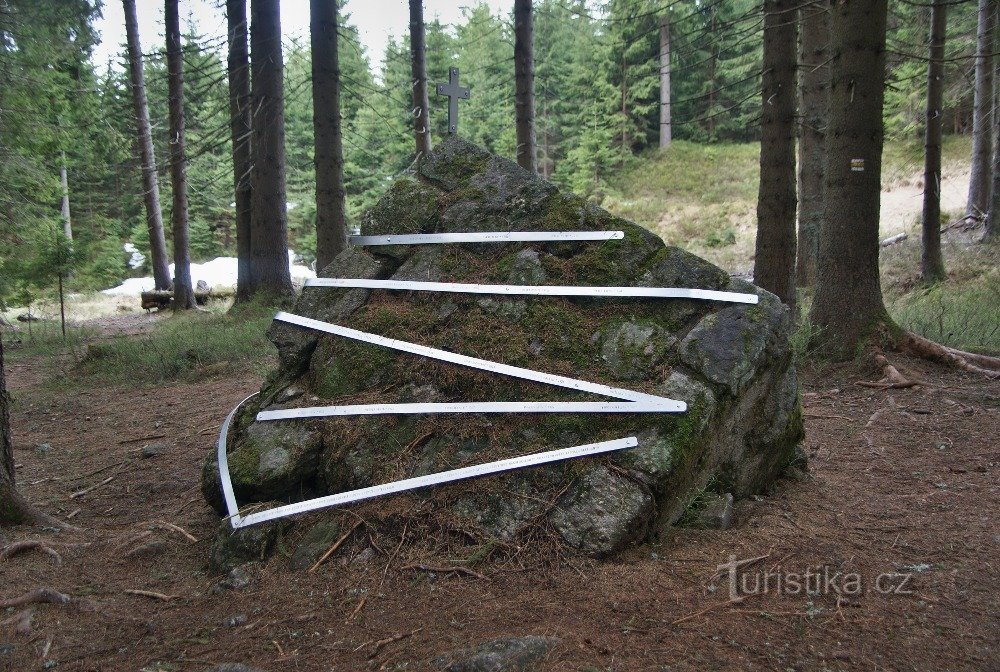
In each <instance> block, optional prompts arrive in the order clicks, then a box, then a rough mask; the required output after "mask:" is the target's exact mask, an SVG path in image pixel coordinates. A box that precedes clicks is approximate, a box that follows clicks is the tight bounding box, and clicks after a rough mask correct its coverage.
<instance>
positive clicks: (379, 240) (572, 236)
mask: <svg viewBox="0 0 1000 672" xmlns="http://www.w3.org/2000/svg"><path fill="white" fill-rule="evenodd" d="M624 237H625V232H624V231H484V232H481V233H400V234H391V235H386V236H349V237H348V239H349V240H350V241H351V244H352V245H365V246H373V245H431V244H441V243H514V242H560V241H571V240H621V239H622V238H624Z"/></svg>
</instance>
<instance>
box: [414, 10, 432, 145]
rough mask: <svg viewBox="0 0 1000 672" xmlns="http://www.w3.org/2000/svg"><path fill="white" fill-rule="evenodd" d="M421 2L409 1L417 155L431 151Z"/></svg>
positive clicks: (429, 105) (424, 35)
mask: <svg viewBox="0 0 1000 672" xmlns="http://www.w3.org/2000/svg"><path fill="white" fill-rule="evenodd" d="M425 38H426V32H425V30H424V3H423V0H410V77H411V79H412V80H413V81H412V83H411V87H410V91H411V95H412V96H413V136H414V138H415V139H416V143H417V154H427V153H428V152H430V151H431V115H430V110H431V104H430V99H429V98H428V93H427V47H426V39H425Z"/></svg>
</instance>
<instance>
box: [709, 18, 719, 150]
mask: <svg viewBox="0 0 1000 672" xmlns="http://www.w3.org/2000/svg"><path fill="white" fill-rule="evenodd" d="M708 11H709V12H711V14H712V22H711V29H710V30H709V35H715V5H714V4H712V5H710V6H709V10H708ZM717 42H718V41H717V40H712V43H711V45H709V48H708V49H709V53H708V140H709V142H711V141H713V140H715V67H716V61H717V60H718V58H719V53H718V48H717V46H716V45H717Z"/></svg>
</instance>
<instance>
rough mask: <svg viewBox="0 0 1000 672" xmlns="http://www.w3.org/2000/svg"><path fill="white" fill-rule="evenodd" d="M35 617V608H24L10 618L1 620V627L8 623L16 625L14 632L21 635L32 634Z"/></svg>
mask: <svg viewBox="0 0 1000 672" xmlns="http://www.w3.org/2000/svg"><path fill="white" fill-rule="evenodd" d="M34 619H35V610H34V609H30V608H29V609H24V610H22V611H19V612H17V613H16V614H14V615H13V616H11V617H10V618H8V619H6V620H3V621H0V627H4V626H7V625H13V626H14V632H16V633H17V634H19V635H30V634H31V624H32V621H34Z"/></svg>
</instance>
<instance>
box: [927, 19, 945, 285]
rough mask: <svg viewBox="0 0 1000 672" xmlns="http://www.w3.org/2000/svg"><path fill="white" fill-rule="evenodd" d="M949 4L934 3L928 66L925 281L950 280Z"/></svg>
mask: <svg viewBox="0 0 1000 672" xmlns="http://www.w3.org/2000/svg"><path fill="white" fill-rule="evenodd" d="M947 1H948V0H932V5H931V34H930V60H929V61H928V64H927V121H926V127H925V129H924V211H923V220H922V230H923V236H922V238H923V248H922V251H921V255H920V273H921V275H922V276H923V279H924V281H926V282H934V281H937V280H943V279H944V278H945V276H946V273H945V270H944V259H943V258H942V256H941V115H942V107H943V103H944V60H943V59H944V40H945V34H946V17H947V9H948V6H947V4H946V2H947Z"/></svg>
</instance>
